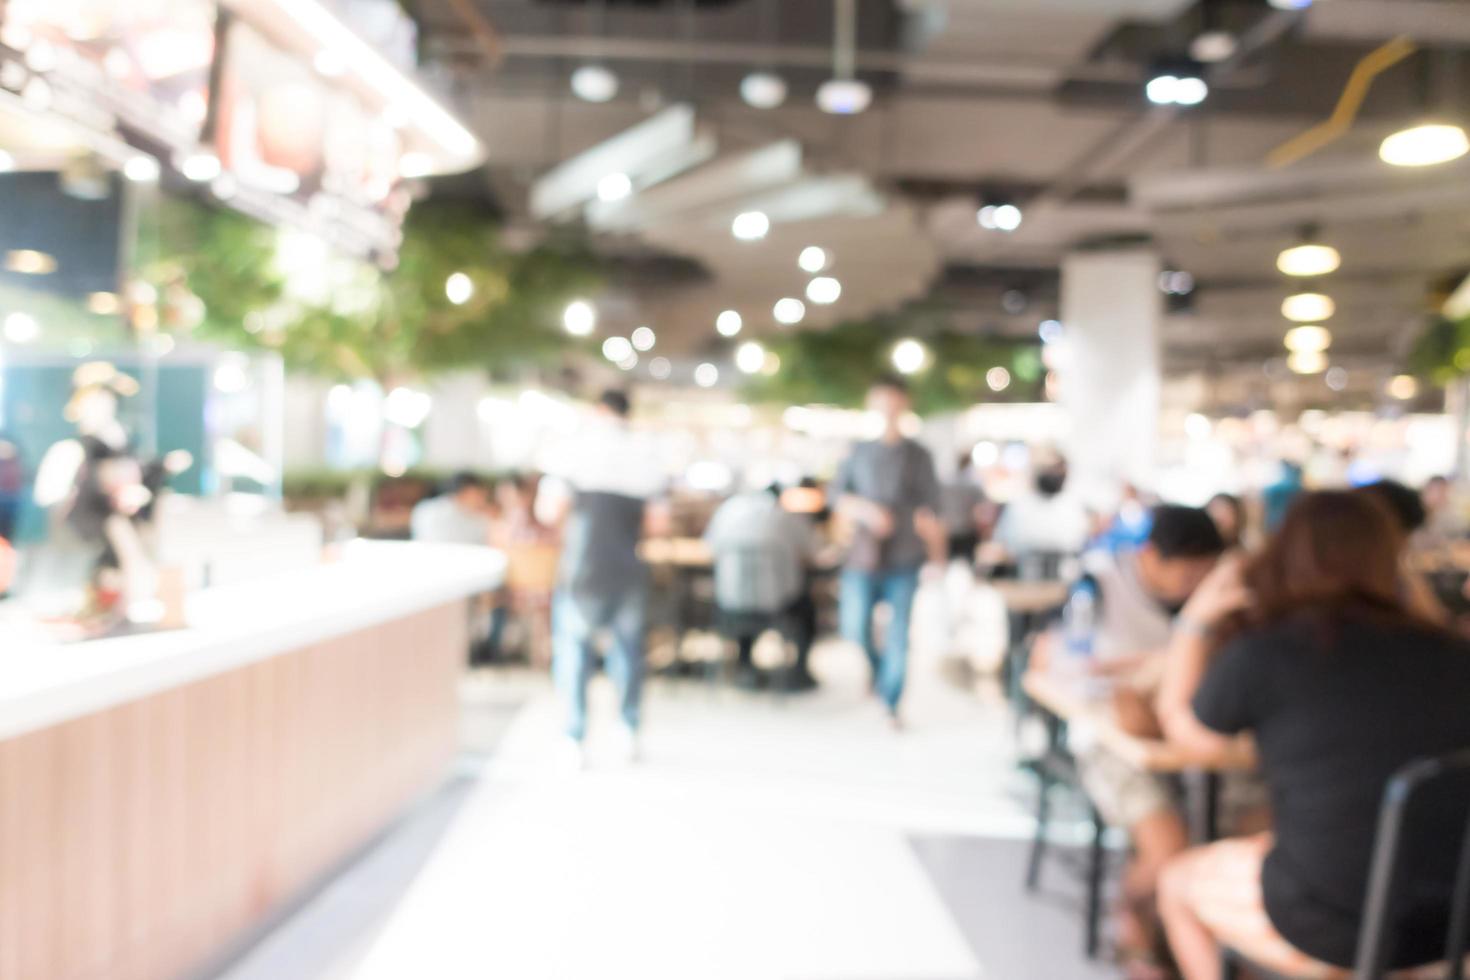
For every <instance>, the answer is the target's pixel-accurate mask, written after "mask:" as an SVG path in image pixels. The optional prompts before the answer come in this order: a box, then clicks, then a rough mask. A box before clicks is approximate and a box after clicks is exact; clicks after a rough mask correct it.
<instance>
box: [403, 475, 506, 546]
mask: <svg viewBox="0 0 1470 980" xmlns="http://www.w3.org/2000/svg"><path fill="white" fill-rule="evenodd" d="M491 516H492V515H491V510H490V487H489V486H487V485H486V483H485V481H484V480H482V479H480V478H479V477H478V476H476V475H475V474H473V473H456V474H455V475H454V476H453V477H451V478H450V480H449V486H448V488H447V489H446V491H445V492H444V493H442V494H440V495H439V496H437V497H430V498H429V499H428V500H422V501H419V503H418V504H416V505H415V506H414V508H413V516H412V518H411V522H410V526H411V529H412V533H413V540H415V541H428V542H431V543H433V544H482V545H487V546H488V545H489V544H490V522H491Z"/></svg>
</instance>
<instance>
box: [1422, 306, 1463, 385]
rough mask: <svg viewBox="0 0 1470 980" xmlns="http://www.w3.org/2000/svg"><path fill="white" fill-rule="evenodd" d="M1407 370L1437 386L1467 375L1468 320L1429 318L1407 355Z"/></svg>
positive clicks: (1440, 317)
mask: <svg viewBox="0 0 1470 980" xmlns="http://www.w3.org/2000/svg"><path fill="white" fill-rule="evenodd" d="M1408 368H1409V371H1410V372H1412V373H1413V374H1416V375H1419V376H1421V377H1427V378H1429V379H1431V380H1432V381H1434V382H1435V383H1437V384H1444V383H1446V382H1449V381H1453V380H1455V379H1456V378H1462V377H1464V376H1465V375H1467V374H1470V317H1466V318H1464V319H1461V320H1451V319H1448V318H1447V317H1442V316H1437V317H1433V318H1431V319H1430V321H1429V322H1428V323H1427V324H1426V325H1425V327H1424V332H1423V333H1421V334H1420V335H1419V339H1418V340H1417V341H1415V343H1414V347H1413V349H1412V350H1411V351H1410V352H1409V360H1408Z"/></svg>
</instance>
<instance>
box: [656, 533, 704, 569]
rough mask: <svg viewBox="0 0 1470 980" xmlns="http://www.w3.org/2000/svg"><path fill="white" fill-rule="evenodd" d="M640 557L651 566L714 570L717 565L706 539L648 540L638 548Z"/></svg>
mask: <svg viewBox="0 0 1470 980" xmlns="http://www.w3.org/2000/svg"><path fill="white" fill-rule="evenodd" d="M638 555H639V557H641V558H642V559H643V560H644V561H646V562H648V563H649V564H650V565H674V566H677V567H680V568H712V567H714V563H715V556H714V552H713V551H711V550H710V546H709V545H708V544H707V543H706V542H705V540H704V538H648V539H646V540H645V541H644V542H643V543H642V544H640V545H639V546H638Z"/></svg>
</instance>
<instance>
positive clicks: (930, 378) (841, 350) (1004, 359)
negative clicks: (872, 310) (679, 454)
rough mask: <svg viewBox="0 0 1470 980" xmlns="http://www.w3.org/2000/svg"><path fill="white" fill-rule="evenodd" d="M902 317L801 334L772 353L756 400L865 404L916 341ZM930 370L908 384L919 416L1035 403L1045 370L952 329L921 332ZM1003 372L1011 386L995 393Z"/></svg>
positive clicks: (1029, 350)
mask: <svg viewBox="0 0 1470 980" xmlns="http://www.w3.org/2000/svg"><path fill="white" fill-rule="evenodd" d="M912 327H914V324H912V323H906V322H905V321H904V320H902V319H901V318H893V319H884V320H862V321H852V322H847V323H841V324H838V325H837V326H834V327H832V328H830V329H828V330H804V331H799V332H795V333H792V334H789V335H787V336H784V337H781V338H779V339H777V340H775V341H773V342H771V343H770V344H769V345H768V346H769V348H770V350H771V352H772V353H774V354H775V355H776V356H777V357H779V358H780V369H779V370H778V371H777V372H776V373H775V374H773V375H771V376H769V377H761V378H759V379H757V380H755V381H754V382H752V383H751V385H750V386H749V393H750V396H751V397H752V398H755V399H758V400H761V401H767V402H773V403H780V404H787V405H804V404H821V405H839V406H844V407H851V408H856V407H859V406H861V405H862V403H863V398H864V396H865V395H866V394H867V390H868V387H869V386H870V385H871V384H872V382H873V379H874V378H875V377H878V376H879V375H882V374H891V373H893V370H894V366H893V360H892V358H893V349H894V346H895V345H896V344H897V343H899V342H900V341H901V340H902V339H904V338H905V337H908V336H911V335H912V334H911V332H910V329H909V328H912ZM921 342H922V343H923V344H924V345H925V347H926V348H927V349H928V352H929V357H928V362H927V364H926V365H925V366H924V367H923V368H921V369H920V370H919V371H917V372H915V373H914V374H912V375H911V376H910V378H909V382H910V385H911V389H912V392H913V399H914V408H915V409H916V410H917V411H918V412H920V413H921V414H926V415H932V414H936V413H940V412H949V411H956V410H959V409H963V408H968V407H969V406H971V405H974V404H976V403H978V402H983V401H996V400H1034V399H1036V398H1038V397H1039V394H1040V392H1039V390H1038V389H1039V385H1040V382H1041V379H1042V377H1043V375H1044V374H1045V371H1044V368H1043V367H1042V363H1041V355H1040V352H1039V351H1038V350H1037V349H1036V347H1035V345H1032V344H1024V343H1016V342H1010V341H1005V340H996V339H991V338H985V337H978V336H976V335H974V334H970V333H960V332H958V331H954V330H949V329H939V330H932V331H927V332H924V333H922V335H921ZM997 367H1003V368H1005V369H1006V370H1007V371H1008V372H1009V374H1010V379H1011V381H1010V384H1009V386H1008V387H1007V388H1006V389H1005V390H1004V391H1003V392H1001V393H996V392H995V391H992V390H991V388H990V385H989V383H988V382H987V378H986V376H987V374H988V373H989V372H990V370H991V369H992V368H997Z"/></svg>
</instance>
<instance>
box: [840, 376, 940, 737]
mask: <svg viewBox="0 0 1470 980" xmlns="http://www.w3.org/2000/svg"><path fill="white" fill-rule="evenodd" d="M867 404H868V410H869V411H870V412H872V413H874V414H875V415H877V416H878V417H879V418H881V419H882V423H883V431H882V434H881V435H880V436H879V438H877V439H876V440H873V441H871V442H860V443H858V444H857V445H855V446H853V448H852V452H851V454H850V455H849V456H848V457H847V459H846V460H845V461H844V462H843V464H842V466H841V468H840V469H839V470H838V472H837V478H836V479H835V480H834V481H833V483H832V488H831V498H832V499H833V500H834V501H836V507H837V512H838V514H839V515H841V517H842V518H843V519H844V520H846V521H848V522H849V523H850V524H851V525H852V528H853V538H852V546H851V549H850V551H849V552H848V558H847V564H846V567H845V568H844V569H843V573H842V588H841V594H840V619H841V624H842V633H843V635H844V636H845V637H847V638H848V639H849V640H851V641H853V642H855V643H857V644H858V645H860V646H861V647H862V648H863V651H864V652H865V653H866V654H867V656H868V663H869V664H870V666H871V667H872V668H873V686H874V689H875V690H876V691H877V693H878V696H879V697H880V698H882V699H883V704H884V705H885V706H886V707H887V709H888V714H889V718H890V719H891V721H892V723H893V726H894V727H895V728H899V727H901V721H900V718H899V713H898V704H899V700H900V699H901V698H902V697H903V688H904V681H905V678H906V675H907V673H908V653H909V621H910V613H911V612H912V610H913V605H914V595H915V593H916V592H917V591H918V588H919V573H920V570H921V569H922V568H923V566H924V564H925V561H926V560H927V561H928V562H931V563H933V564H934V565H935V566H936V567H941V568H942V566H943V564H944V558H945V546H946V541H945V532H944V525H943V523H942V522H941V521H940V520H939V517H938V510H939V503H940V499H939V498H940V494H939V481H938V478H937V477H936V476H935V473H934V460H933V458H932V457H931V456H930V454H929V451H928V450H927V449H925V448H924V447H923V446H921V445H919V444H918V443H917V442H915V441H914V440H912V439H909V438H908V437H906V436H905V435H904V434H903V430H902V428H901V426H902V422H903V419H904V417H905V416H906V415H907V414H908V412H909V409H910V407H911V405H910V400H909V392H908V386H907V385H906V384H905V383H904V381H903V380H902V379H901V378H897V377H882V378H879V379H878V380H877V381H876V382H874V384H873V386H872V388H870V389H869V391H868V403H867ZM880 603H887V604H888V607H889V609H890V613H891V615H890V618H889V621H888V627H887V630H886V634H887V635H886V636H885V637H884V640H883V644H882V646H881V648H880V646H879V644H878V643H877V641H876V639H875V637H874V632H873V611H874V609H875V608H877V606H878V605H879V604H880Z"/></svg>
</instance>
